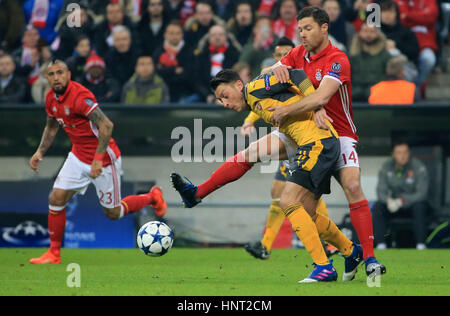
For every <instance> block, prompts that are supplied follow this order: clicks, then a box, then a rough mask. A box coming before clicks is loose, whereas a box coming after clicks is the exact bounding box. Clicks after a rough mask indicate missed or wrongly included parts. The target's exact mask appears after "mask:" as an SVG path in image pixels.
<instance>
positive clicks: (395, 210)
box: [372, 142, 429, 249]
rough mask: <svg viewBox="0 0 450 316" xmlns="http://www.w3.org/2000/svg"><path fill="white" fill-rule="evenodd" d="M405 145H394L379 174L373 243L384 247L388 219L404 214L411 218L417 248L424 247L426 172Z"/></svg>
mask: <svg viewBox="0 0 450 316" xmlns="http://www.w3.org/2000/svg"><path fill="white" fill-rule="evenodd" d="M410 156H411V152H410V148H409V146H408V144H406V143H403V142H399V143H397V144H395V145H394V146H393V150H392V159H390V160H389V161H387V162H386V163H385V164H384V165H383V167H382V169H381V170H380V173H379V176H378V185H377V195H378V201H377V202H376V203H375V205H374V206H373V208H372V215H373V227H374V233H375V244H376V245H377V248H378V249H386V240H385V236H386V232H387V225H389V220H390V219H393V218H399V217H406V218H412V219H413V221H414V224H413V230H414V237H415V240H416V245H417V249H425V238H426V227H427V224H426V223H427V208H428V205H427V202H426V200H427V194H428V186H429V180H428V171H427V168H426V167H425V165H424V164H423V163H422V162H421V161H420V160H418V159H416V158H411V157H410Z"/></svg>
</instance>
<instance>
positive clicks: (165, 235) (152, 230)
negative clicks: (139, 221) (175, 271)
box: [137, 221, 173, 257]
mask: <svg viewBox="0 0 450 316" xmlns="http://www.w3.org/2000/svg"><path fill="white" fill-rule="evenodd" d="M172 244H173V232H172V229H170V227H169V226H167V224H165V223H163V222H158V221H153V222H148V223H146V224H144V225H142V227H141V229H139V232H138V234H137V245H138V247H139V249H141V250H142V252H143V253H145V254H146V255H147V256H152V257H159V256H162V255H164V254H166V253H167V252H168V251H169V249H170V248H171V247H172Z"/></svg>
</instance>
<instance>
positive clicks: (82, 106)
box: [75, 92, 98, 117]
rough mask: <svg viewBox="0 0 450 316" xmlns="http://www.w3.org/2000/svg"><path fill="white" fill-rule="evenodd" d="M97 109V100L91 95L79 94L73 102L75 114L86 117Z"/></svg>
mask: <svg viewBox="0 0 450 316" xmlns="http://www.w3.org/2000/svg"><path fill="white" fill-rule="evenodd" d="M97 107H98V102H97V99H96V98H95V96H94V95H93V94H92V93H87V92H86V93H81V94H80V96H79V97H78V98H77V100H76V102H75V113H77V114H79V115H82V116H85V117H88V116H89V115H90V114H91V113H92V111H94V110H95V109H96V108H97Z"/></svg>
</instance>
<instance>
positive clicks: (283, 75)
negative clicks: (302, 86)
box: [272, 65, 292, 83]
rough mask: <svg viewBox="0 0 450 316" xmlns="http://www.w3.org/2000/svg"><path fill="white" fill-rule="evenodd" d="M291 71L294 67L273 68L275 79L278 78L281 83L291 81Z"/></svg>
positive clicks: (279, 66)
mask: <svg viewBox="0 0 450 316" xmlns="http://www.w3.org/2000/svg"><path fill="white" fill-rule="evenodd" d="M289 69H292V67H291V66H286V65H277V66H275V67H273V68H272V71H273V73H274V75H275V77H277V80H278V81H279V82H281V83H286V82H288V81H289V79H290V77H289Z"/></svg>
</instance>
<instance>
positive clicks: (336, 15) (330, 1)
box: [323, 0, 348, 51]
mask: <svg viewBox="0 0 450 316" xmlns="http://www.w3.org/2000/svg"><path fill="white" fill-rule="evenodd" d="M323 9H324V10H325V12H327V14H328V16H329V17H330V25H329V35H331V36H332V37H333V38H334V39H335V41H334V42H333V41H332V44H333V46H336V47H338V48H339V49H341V50H343V51H346V50H347V43H348V39H347V21H345V19H344V17H343V16H342V14H341V6H340V4H339V1H338V0H325V1H324V3H323ZM339 46H341V47H339ZM342 46H343V47H342ZM342 48H344V49H342Z"/></svg>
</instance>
